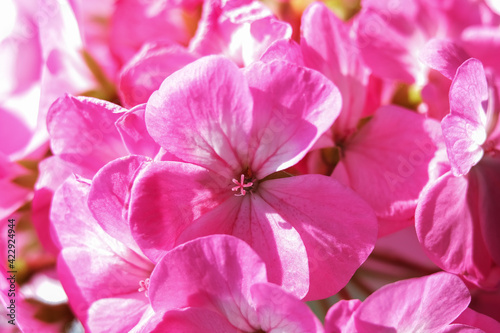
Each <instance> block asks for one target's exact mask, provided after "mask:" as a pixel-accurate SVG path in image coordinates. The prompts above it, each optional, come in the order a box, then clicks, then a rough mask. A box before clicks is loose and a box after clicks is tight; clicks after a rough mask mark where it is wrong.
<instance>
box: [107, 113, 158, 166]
mask: <svg viewBox="0 0 500 333" xmlns="http://www.w3.org/2000/svg"><path fill="white" fill-rule="evenodd" d="M145 113H146V105H145V104H141V105H138V106H137V107H135V108H133V109H132V110H130V111H128V112H126V113H124V114H123V115H122V116H121V117H120V118H119V119H118V120H117V121H116V124H115V125H116V128H117V130H118V132H119V133H120V135H121V137H122V140H123V143H124V144H125V146H126V147H127V149H128V151H129V152H130V153H131V154H137V155H144V156H148V157H155V156H156V154H158V151H159V150H160V146H159V145H158V144H157V143H156V142H155V141H154V140H153V138H152V137H151V136H150V135H149V133H148V130H147V128H146V120H145Z"/></svg>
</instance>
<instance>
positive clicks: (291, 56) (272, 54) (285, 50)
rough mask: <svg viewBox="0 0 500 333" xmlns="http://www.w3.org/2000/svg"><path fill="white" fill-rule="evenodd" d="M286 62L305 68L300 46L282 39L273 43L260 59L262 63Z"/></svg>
mask: <svg viewBox="0 0 500 333" xmlns="http://www.w3.org/2000/svg"><path fill="white" fill-rule="evenodd" d="M274 60H284V61H288V62H291V63H294V64H296V65H299V66H304V59H303V57H302V51H301V50H300V46H299V44H297V42H295V41H294V40H286V39H280V40H277V41H275V42H274V43H272V44H271V45H270V46H269V47H268V49H267V50H266V52H264V54H262V56H261V57H260V61H263V62H271V61H274Z"/></svg>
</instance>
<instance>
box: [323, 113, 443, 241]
mask: <svg viewBox="0 0 500 333" xmlns="http://www.w3.org/2000/svg"><path fill="white" fill-rule="evenodd" d="M440 132H441V131H440V128H439V123H438V122H437V121H435V120H433V119H427V118H425V117H424V116H422V115H419V114H416V113H414V112H412V111H410V110H406V109H403V108H401V107H397V106H385V107H382V108H380V109H379V110H377V112H376V113H375V114H374V116H373V118H372V119H370V121H369V122H368V123H367V124H366V125H365V126H363V127H362V128H361V130H360V131H359V132H358V133H356V134H355V135H354V136H353V138H352V140H351V141H349V142H348V143H347V144H346V147H345V152H344V157H343V158H342V159H341V162H340V163H339V165H337V167H336V169H335V170H334V172H333V174H332V177H334V178H339V180H342V181H343V182H344V183H347V184H349V186H350V187H351V188H352V189H354V190H355V191H356V192H357V193H358V194H359V195H360V196H361V197H362V198H364V199H365V200H366V201H367V202H368V203H369V204H370V205H371V206H372V207H373V209H374V210H375V213H376V214H377V216H378V217H379V218H382V219H386V220H393V221H396V222H398V221H401V220H409V219H411V218H412V217H413V214H414V212H415V207H416V205H417V199H418V196H419V194H420V192H421V191H422V189H423V188H424V186H425V185H426V184H427V182H428V181H429V180H430V179H432V178H433V177H435V175H433V173H434V168H433V167H432V165H431V166H430V163H431V161H432V160H433V158H434V156H435V154H436V151H437V149H438V147H439V146H440V145H441V144H440V140H439V137H440V134H441V133H440ZM345 178H348V181H346V180H345ZM396 229H397V226H395V228H394V230H392V231H396ZM388 231H389V230H388Z"/></svg>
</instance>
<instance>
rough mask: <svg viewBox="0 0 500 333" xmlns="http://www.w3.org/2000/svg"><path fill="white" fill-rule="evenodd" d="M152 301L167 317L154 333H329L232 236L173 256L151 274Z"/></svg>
mask: <svg viewBox="0 0 500 333" xmlns="http://www.w3.org/2000/svg"><path fill="white" fill-rule="evenodd" d="M150 299H151V305H152V307H153V309H154V311H155V312H156V313H157V315H156V317H158V318H161V319H160V320H159V323H158V324H156V323H153V324H152V325H150V326H149V327H148V329H150V331H151V332H221V333H222V332H224V333H225V332H234V333H236V332H256V331H260V330H262V331H265V332H302V333H309V332H311V333H313V332H318V333H319V332H323V328H322V327H321V324H320V322H319V320H318V319H317V318H316V316H315V315H314V314H313V313H312V312H311V310H310V309H309V308H308V307H307V305H306V304H304V303H302V302H301V301H300V300H298V299H297V298H295V297H294V296H292V295H290V294H288V293H286V292H285V291H283V290H282V289H281V288H279V287H278V286H277V285H275V284H272V283H268V281H267V276H266V266H265V264H264V262H263V261H262V259H261V258H259V256H258V255H257V254H256V253H255V252H254V251H253V250H252V248H251V247H250V246H248V244H246V243H245V242H243V241H241V240H239V239H237V238H235V237H231V236H226V235H214V236H208V237H204V238H199V239H196V240H193V241H191V242H188V243H186V244H183V245H181V246H179V247H177V248H175V249H173V250H172V251H170V252H168V253H167V254H166V255H165V256H164V257H163V259H162V260H161V261H160V262H159V263H158V265H157V266H156V268H155V270H154V272H153V275H152V276H151V287H150ZM153 321H154V320H153Z"/></svg>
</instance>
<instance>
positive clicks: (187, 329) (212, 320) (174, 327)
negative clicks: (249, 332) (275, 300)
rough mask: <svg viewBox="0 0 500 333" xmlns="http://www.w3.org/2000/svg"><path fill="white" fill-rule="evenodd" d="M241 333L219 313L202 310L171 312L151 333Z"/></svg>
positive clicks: (188, 309) (187, 309) (190, 309)
mask: <svg viewBox="0 0 500 333" xmlns="http://www.w3.org/2000/svg"><path fill="white" fill-rule="evenodd" d="M164 332H169V333H201V332H217V333H240V332H241V331H240V330H239V329H237V328H236V327H234V326H233V325H231V324H230V323H229V321H228V320H227V319H226V318H224V317H223V316H221V315H220V314H219V313H217V312H215V311H212V310H207V309H200V308H186V309H182V310H171V311H168V312H167V313H165V315H164V316H163V318H162V320H161V322H160V323H159V324H158V325H157V326H156V328H155V329H154V330H152V331H151V333H164Z"/></svg>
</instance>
